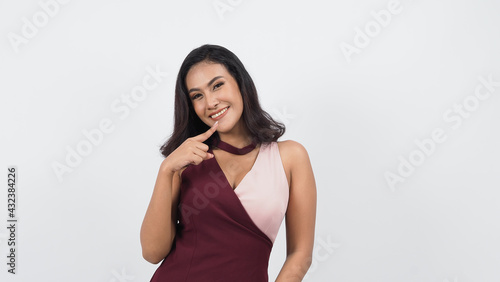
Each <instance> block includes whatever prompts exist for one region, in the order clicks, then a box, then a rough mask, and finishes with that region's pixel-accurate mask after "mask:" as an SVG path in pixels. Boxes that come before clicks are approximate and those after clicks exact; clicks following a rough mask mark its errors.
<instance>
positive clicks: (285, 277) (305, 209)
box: [276, 140, 316, 282]
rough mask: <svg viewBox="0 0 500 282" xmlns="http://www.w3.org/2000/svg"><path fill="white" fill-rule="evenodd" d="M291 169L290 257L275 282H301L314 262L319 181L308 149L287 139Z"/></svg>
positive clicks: (287, 218)
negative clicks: (317, 187)
mask: <svg viewBox="0 0 500 282" xmlns="http://www.w3.org/2000/svg"><path fill="white" fill-rule="evenodd" d="M281 143H282V148H283V149H284V150H283V152H285V153H286V157H285V158H286V160H287V163H288V164H289V165H287V166H288V167H289V170H290V194H289V195H290V196H289V201H288V208H287V212H286V215H285V224H286V243H287V258H286V261H285V263H284V264H283V267H282V269H281V271H280V273H279V274H278V277H277V278H276V282H300V281H302V279H303V278H304V276H305V275H306V272H307V270H308V269H309V267H310V266H311V263H312V252H313V246H314V228H315V223H316V183H315V180H314V174H313V171H312V166H311V162H310V160H309V155H308V154H307V151H306V149H305V148H304V147H303V146H302V145H301V144H300V143H297V142H295V141H291V140H289V141H284V142H281Z"/></svg>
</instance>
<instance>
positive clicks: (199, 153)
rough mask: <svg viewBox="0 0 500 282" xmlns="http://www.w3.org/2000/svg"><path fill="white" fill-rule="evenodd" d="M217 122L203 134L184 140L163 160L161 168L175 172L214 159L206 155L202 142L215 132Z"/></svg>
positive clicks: (204, 145) (205, 148) (205, 145)
mask: <svg viewBox="0 0 500 282" xmlns="http://www.w3.org/2000/svg"><path fill="white" fill-rule="evenodd" d="M218 123H219V122H218V121H216V122H215V123H214V125H213V126H212V127H210V129H208V130H207V131H205V132H204V133H202V134H200V135H197V136H193V137H190V138H188V139H186V140H185V141H184V142H183V143H182V144H181V145H180V146H179V147H177V149H175V150H174V151H173V152H172V153H170V155H168V157H167V158H165V160H163V163H162V166H164V167H165V168H166V169H167V170H168V171H171V172H172V173H173V172H176V171H179V170H181V169H182V168H184V167H186V166H188V165H190V164H194V165H198V164H200V163H201V162H202V161H204V160H208V159H211V158H213V157H214V155H213V154H210V153H207V151H208V149H209V147H208V145H207V144H205V143H203V141H205V140H207V139H208V138H209V137H210V136H212V134H213V133H214V132H215V131H216V130H217V126H218Z"/></svg>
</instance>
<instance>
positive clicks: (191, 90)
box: [188, 75, 224, 94]
mask: <svg viewBox="0 0 500 282" xmlns="http://www.w3.org/2000/svg"><path fill="white" fill-rule="evenodd" d="M221 77H224V76H222V75H219V76H216V77H214V78H212V79H211V80H210V81H209V82H208V83H207V87H209V86H210V85H211V84H212V83H214V81H216V80H217V79H219V78H221ZM193 91H200V89H199V88H191V89H189V91H188V94H189V93H191V92H193Z"/></svg>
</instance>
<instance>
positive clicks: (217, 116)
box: [210, 106, 229, 120]
mask: <svg viewBox="0 0 500 282" xmlns="http://www.w3.org/2000/svg"><path fill="white" fill-rule="evenodd" d="M227 110H229V106H227V107H225V108H224V109H222V110H220V111H219V112H217V113H216V114H214V115H211V116H210V118H211V119H213V120H219V119H221V118H222V117H224V116H225V115H226V113H227Z"/></svg>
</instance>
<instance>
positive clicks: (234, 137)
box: [219, 120, 252, 148]
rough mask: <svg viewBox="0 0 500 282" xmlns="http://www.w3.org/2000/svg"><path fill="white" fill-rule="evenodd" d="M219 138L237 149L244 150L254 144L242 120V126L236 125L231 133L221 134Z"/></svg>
mask: <svg viewBox="0 0 500 282" xmlns="http://www.w3.org/2000/svg"><path fill="white" fill-rule="evenodd" d="M219 137H220V140H222V141H224V142H226V143H228V144H231V145H233V146H234V147H237V148H243V147H245V146H247V145H248V144H250V143H252V137H251V135H250V132H249V131H248V129H247V128H246V126H244V125H243V122H242V120H240V124H238V125H236V126H235V127H234V128H233V129H232V130H231V131H230V132H226V133H220V132H219Z"/></svg>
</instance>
